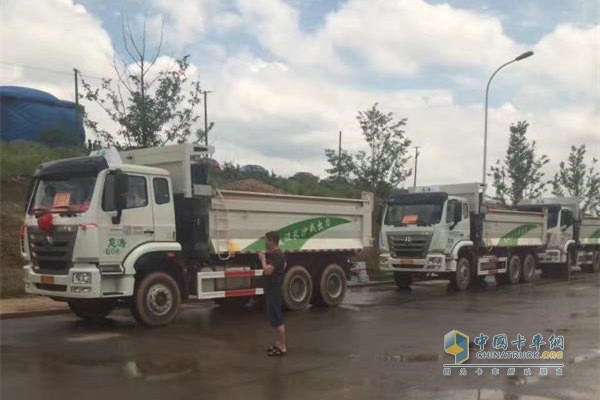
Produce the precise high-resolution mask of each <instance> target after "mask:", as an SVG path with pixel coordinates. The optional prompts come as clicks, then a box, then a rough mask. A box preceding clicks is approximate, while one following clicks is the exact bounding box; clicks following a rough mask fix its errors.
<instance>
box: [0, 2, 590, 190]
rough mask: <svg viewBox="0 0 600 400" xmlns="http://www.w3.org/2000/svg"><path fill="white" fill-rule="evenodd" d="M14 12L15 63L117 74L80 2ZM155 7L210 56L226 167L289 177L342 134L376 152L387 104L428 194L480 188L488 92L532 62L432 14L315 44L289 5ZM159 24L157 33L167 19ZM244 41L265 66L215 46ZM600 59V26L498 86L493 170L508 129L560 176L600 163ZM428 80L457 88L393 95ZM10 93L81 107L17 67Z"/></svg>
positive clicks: (339, 33) (387, 7) (391, 5)
mask: <svg viewBox="0 0 600 400" xmlns="http://www.w3.org/2000/svg"><path fill="white" fill-rule="evenodd" d="M5 3H6V5H5V4H4V3H3V16H2V44H3V54H2V59H3V61H14V62H20V63H24V64H32V65H44V66H46V67H48V68H55V69H64V70H66V71H70V69H71V67H72V66H77V67H78V68H80V69H81V70H82V71H84V73H85V72H87V73H88V74H90V75H100V76H104V75H106V74H109V73H110V71H111V70H112V67H111V65H110V61H111V59H112V46H111V43H110V40H109V39H108V35H107V34H106V32H105V31H104V30H103V29H102V26H101V24H100V22H99V21H98V20H97V19H96V18H94V17H93V16H91V15H89V13H88V12H87V11H86V10H85V9H83V7H81V6H77V5H74V4H73V3H72V2H70V1H68V0H53V1H52V2H50V1H48V2H42V3H41V4H40V6H39V7H38V8H36V9H35V10H33V9H31V8H26V6H25V5H22V4H21V3H22V2H17V1H9V2H5ZM152 4H153V6H154V9H153V10H151V12H155V11H157V10H158V11H160V12H162V13H164V14H165V16H166V20H167V22H168V25H166V27H165V29H166V31H165V32H166V33H167V32H168V34H169V35H170V37H169V39H168V42H167V44H170V45H173V43H174V42H178V45H179V46H182V47H185V46H190V48H193V51H192V50H191V51H190V52H191V53H192V55H193V56H194V57H198V55H200V59H201V60H202V61H201V62H199V63H198V64H197V65H195V66H194V67H193V68H197V70H194V71H193V77H194V79H200V80H201V82H202V83H203V86H204V87H206V88H208V89H209V90H213V91H214V92H213V93H211V94H210V95H209V106H208V109H209V119H210V120H213V121H215V122H216V126H215V129H214V131H213V132H212V136H211V140H215V143H216V146H217V158H218V159H219V160H221V161H226V160H232V161H236V162H239V163H241V164H245V163H259V164H262V165H264V166H266V167H268V168H269V169H274V170H275V171H276V172H278V173H283V174H293V173H294V172H297V171H300V170H305V171H311V172H314V173H317V174H318V175H321V176H323V174H324V173H323V170H324V168H325V167H326V165H325V164H326V163H325V159H324V153H323V150H324V149H325V148H326V147H335V146H336V145H337V132H338V131H340V130H342V131H343V133H344V147H345V148H347V149H350V150H358V149H361V148H362V149H364V148H365V144H364V142H363V141H362V138H361V135H360V132H359V131H358V125H357V123H356V120H355V116H356V113H357V111H359V110H364V109H366V108H368V107H370V106H371V105H372V104H373V103H374V102H376V101H377V102H379V103H380V108H381V109H382V110H384V111H391V112H394V114H395V115H396V116H397V117H398V118H401V117H408V125H407V128H406V131H407V134H408V135H409V137H410V138H411V139H412V140H413V143H415V144H418V145H421V146H423V149H422V153H421V157H420V158H419V182H421V183H423V184H436V183H451V182H460V181H472V180H477V179H481V162H482V141H483V105H482V102H483V101H482V100H483V89H484V85H485V81H486V80H487V78H488V76H489V75H488V74H489V73H491V71H493V69H494V68H495V67H496V66H498V65H500V64H501V63H503V62H504V61H506V60H509V59H511V58H512V57H514V56H515V55H517V54H519V53H520V52H521V51H522V50H524V49H525V47H524V46H523V45H522V44H520V43H517V42H515V41H514V40H512V39H510V38H508V37H507V36H506V35H505V34H504V32H503V29H502V25H501V23H500V20H499V19H497V18H494V17H490V16H485V15H481V14H477V13H474V12H467V11H463V10H458V9H456V8H452V7H450V6H448V5H431V4H428V3H426V2H424V1H422V0H414V1H410V2H408V1H379V0H376V1H369V2H366V1H357V0H351V1H350V2H348V3H346V4H343V5H341V6H340V7H339V8H338V9H336V10H335V11H333V12H332V13H331V14H330V15H328V16H327V17H326V18H325V19H324V22H323V24H322V26H320V27H319V28H317V29H316V30H315V31H314V32H305V31H303V30H302V29H301V26H300V14H299V11H298V10H296V9H295V8H293V7H292V6H290V5H288V4H286V3H283V2H282V1H277V0H257V1H251V2H250V1H239V2H238V3H230V2H216V1H215V0H205V1H196V2H189V3H188V2H166V1H165V0H152ZM142 11H145V10H142ZM151 15H153V17H152V18H151V22H150V23H154V24H156V22H157V21H159V19H157V17H156V14H151ZM65 21H66V22H65ZM213 24H214V25H213ZM234 31H235V32H236V34H237V35H240V34H243V35H249V36H250V38H251V39H252V40H256V41H257V42H258V43H260V45H261V46H262V48H263V49H262V50H266V52H265V51H257V50H256V49H252V48H247V49H245V50H239V51H237V52H235V53H230V52H228V51H227V50H225V49H226V48H227V42H225V41H223V40H215V39H214V37H212V38H211V39H209V38H208V36H207V35H208V33H209V32H210V34H211V35H212V34H213V33H215V32H217V33H219V32H221V33H223V34H225V33H232V32H234ZM240 32H243V33H240ZM24 40H26V41H24ZM65 43H66V44H67V45H65ZM598 46H599V45H598V26H594V27H587V28H585V27H576V26H574V25H563V26H559V27H557V28H556V29H555V30H554V31H552V32H551V33H550V34H548V35H547V36H545V37H544V38H542V39H541V40H540V41H539V43H537V44H535V45H534V46H533V49H534V50H535V52H536V55H535V56H534V57H532V58H530V59H527V60H526V61H523V62H522V63H519V64H518V66H517V65H515V66H511V67H510V68H511V70H510V73H509V71H506V73H505V72H504V71H503V73H502V74H501V75H499V76H498V78H496V79H497V81H495V82H494V88H493V101H492V102H491V103H490V104H491V107H490V122H489V154H488V160H489V164H491V163H492V162H494V161H495V160H496V159H498V158H503V156H504V152H505V149H506V146H507V144H508V140H507V139H508V132H509V131H508V127H509V125H510V124H511V123H512V122H515V121H517V120H520V119H527V120H528V121H529V122H530V123H531V127H530V130H529V132H530V137H531V138H532V139H535V140H536V141H537V142H538V148H539V149H540V152H543V153H546V154H548V155H549V156H550V157H551V159H552V161H553V165H552V168H549V169H548V171H549V173H550V172H551V171H552V169H554V168H556V165H557V164H558V161H559V160H560V159H564V158H566V156H567V155H568V151H569V147H570V145H571V144H576V145H578V144H581V143H586V144H587V145H588V149H589V152H590V154H600V140H599V138H600V117H599V116H600V109H599V103H598V84H599V82H600V81H599V78H598V75H597V74H598V71H599V70H600V65H599V61H598V60H599V52H598V51H599V50H598ZM175 49H176V50H179V48H177V47H176V48H175ZM207 54H210V56H207ZM106 55H108V56H106ZM9 56H10V57H14V58H12V59H11V58H9ZM348 60H352V61H348ZM356 60H360V62H358V63H357V62H356ZM163 61H165V62H166V61H168V59H167V58H165V59H164V60H161V63H162V62H163ZM427 71H441V72H437V73H440V74H441V73H443V74H444V75H445V76H446V77H447V79H446V81H443V82H445V83H442V84H440V87H439V88H438V89H433V90H415V89H411V90H407V89H403V90H396V89H392V88H397V87H400V86H401V85H397V84H395V83H397V81H396V79H398V80H400V82H402V83H406V84H407V85H406V86H409V87H412V88H414V87H418V84H419V82H421V83H426V82H424V81H423V80H420V81H416V82H412V81H411V79H413V77H415V76H417V75H420V76H421V77H420V78H419V79H423V78H422V76H425V79H427V78H428V77H429V76H431V75H428V74H433V73H434V72H427ZM437 73H436V74H437ZM365 76H369V77H372V76H373V77H377V78H379V79H381V80H382V81H383V80H384V79H388V80H389V81H390V82H391V83H390V87H385V85H379V86H377V85H373V86H367V85H365V84H364V83H361V79H360V78H363V77H365ZM438 77H439V76H437V75H436V76H435V78H438ZM402 79H404V80H402ZM7 83H19V84H28V85H31V86H33V87H38V88H42V89H48V90H49V91H51V92H52V93H53V94H57V95H59V96H60V97H65V98H69V95H70V93H72V78H71V77H70V76H68V75H66V76H60V75H59V76H55V75H51V74H48V73H44V72H42V71H35V70H26V69H19V68H18V67H6V66H3V77H2V84H7ZM409 83H410V84H411V85H408V84H409ZM427 87H432V85H428V86H427ZM463 90H464V91H467V92H469V93H474V92H480V91H481V101H479V100H477V101H473V102H466V101H465V100H464V98H462V97H463V96H462V92H461V91H463ZM509 93H510V96H509ZM90 112H91V113H92V112H93V113H96V114H93V116H98V115H100V114H97V110H94V109H92V108H90Z"/></svg>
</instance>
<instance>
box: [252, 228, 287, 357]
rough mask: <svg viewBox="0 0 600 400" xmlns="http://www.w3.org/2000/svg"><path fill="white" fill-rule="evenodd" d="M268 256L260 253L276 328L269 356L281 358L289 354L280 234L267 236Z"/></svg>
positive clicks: (270, 318) (269, 310) (270, 311)
mask: <svg viewBox="0 0 600 400" xmlns="http://www.w3.org/2000/svg"><path fill="white" fill-rule="evenodd" d="M265 242H266V248H267V251H266V254H265V253H259V254H258V258H259V260H260V263H261V265H262V269H263V271H264V272H263V274H264V293H265V294H264V296H265V305H266V309H267V316H268V317H269V321H270V323H271V326H272V327H273V328H275V332H276V335H275V345H274V346H271V347H269V348H268V349H267V354H268V355H269V356H272V357H280V356H283V355H285V354H286V353H287V348H286V347H285V325H284V324H283V311H282V309H281V307H282V293H281V285H282V283H283V274H284V273H285V256H284V255H283V253H282V252H281V250H280V249H279V234H278V233H277V232H267V234H265Z"/></svg>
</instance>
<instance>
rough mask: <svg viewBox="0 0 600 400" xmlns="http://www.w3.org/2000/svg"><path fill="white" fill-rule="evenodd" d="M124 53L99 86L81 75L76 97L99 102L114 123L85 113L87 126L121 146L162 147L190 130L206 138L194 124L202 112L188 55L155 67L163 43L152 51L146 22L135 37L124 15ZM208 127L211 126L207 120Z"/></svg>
mask: <svg viewBox="0 0 600 400" xmlns="http://www.w3.org/2000/svg"><path fill="white" fill-rule="evenodd" d="M122 38H123V48H124V55H121V54H119V53H116V54H117V55H116V56H115V59H114V60H113V65H114V70H115V73H116V77H117V79H116V80H114V79H110V78H103V79H102V81H101V84H100V86H99V87H94V86H93V85H92V84H91V83H90V82H88V81H87V80H85V79H82V92H83V93H82V94H81V95H80V97H81V98H82V99H85V100H87V101H90V102H93V103H96V104H98V105H99V106H100V107H101V108H102V109H103V110H104V112H105V113H106V115H107V116H108V117H109V118H110V119H111V120H112V121H114V122H115V123H116V124H117V125H118V128H117V130H116V131H115V132H110V131H108V130H107V129H106V128H104V127H101V126H100V124H99V123H98V122H97V121H93V120H91V119H90V118H89V116H88V115H87V113H86V114H85V115H84V118H85V123H86V125H87V126H88V127H89V128H91V129H92V130H93V131H94V132H96V134H97V135H98V136H99V137H100V138H102V140H103V141H104V142H105V144H107V145H111V146H117V147H119V148H140V147H142V148H144V147H153V146H162V145H164V144H165V143H168V142H174V141H177V142H184V141H186V140H187V139H188V137H190V136H191V135H193V136H194V137H195V138H196V139H197V140H199V141H202V142H203V141H204V135H205V134H206V133H205V132H204V131H203V130H202V129H198V128H195V125H196V123H197V122H198V120H199V118H200V116H199V115H198V114H197V113H196V106H198V104H200V102H201V94H202V91H201V88H200V82H198V81H192V80H190V79H189V77H188V72H189V67H190V62H189V56H188V55H186V56H184V57H182V58H180V59H177V60H175V62H174V65H171V66H170V67H169V68H167V69H162V70H157V68H158V67H157V65H156V62H157V60H158V59H159V56H160V52H161V48H162V30H161V33H160V39H159V41H158V43H157V45H156V46H155V47H154V49H153V50H152V51H150V49H149V46H148V45H147V44H146V23H145V22H144V27H143V32H142V37H141V39H139V40H136V39H135V38H134V36H133V33H132V30H131V27H130V25H129V21H128V20H127V18H126V19H125V20H124V21H123V23H122ZM211 127H212V125H211Z"/></svg>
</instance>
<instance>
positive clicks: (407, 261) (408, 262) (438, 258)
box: [379, 254, 456, 274]
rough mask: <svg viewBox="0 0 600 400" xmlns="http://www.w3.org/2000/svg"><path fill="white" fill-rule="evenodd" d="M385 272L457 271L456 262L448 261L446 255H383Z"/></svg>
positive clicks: (380, 263)
mask: <svg viewBox="0 0 600 400" xmlns="http://www.w3.org/2000/svg"><path fill="white" fill-rule="evenodd" d="M379 265H380V268H381V270H383V271H393V272H413V273H414V272H417V273H424V274H425V273H427V274H428V273H443V272H454V271H456V260H452V259H446V256H445V255H444V254H428V255H427V257H425V258H393V257H392V256H391V255H390V254H382V255H381V256H380V262H379Z"/></svg>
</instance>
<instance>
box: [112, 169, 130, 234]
mask: <svg viewBox="0 0 600 400" xmlns="http://www.w3.org/2000/svg"><path fill="white" fill-rule="evenodd" d="M128 192H129V177H128V176H127V174H125V173H123V171H121V170H120V169H118V170H117V171H115V191H114V193H113V195H114V198H113V201H114V203H113V204H114V205H115V210H116V211H117V215H115V216H114V217H113V218H112V223H113V224H119V223H121V214H122V213H123V209H125V208H126V207H127V193H128Z"/></svg>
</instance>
